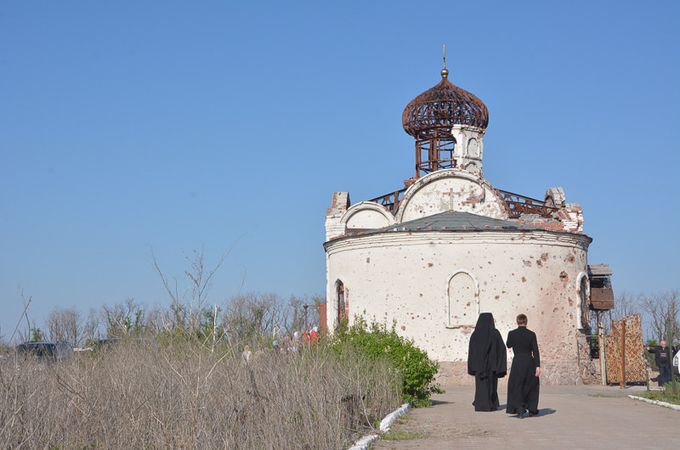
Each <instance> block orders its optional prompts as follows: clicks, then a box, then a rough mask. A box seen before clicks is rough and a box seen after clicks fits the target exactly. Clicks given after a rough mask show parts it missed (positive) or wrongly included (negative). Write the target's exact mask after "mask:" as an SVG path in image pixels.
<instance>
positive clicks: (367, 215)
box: [340, 202, 395, 230]
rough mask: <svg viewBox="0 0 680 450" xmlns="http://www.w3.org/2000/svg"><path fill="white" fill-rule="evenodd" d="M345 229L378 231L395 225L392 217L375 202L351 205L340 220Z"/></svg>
mask: <svg viewBox="0 0 680 450" xmlns="http://www.w3.org/2000/svg"><path fill="white" fill-rule="evenodd" d="M340 223H341V224H342V225H344V227H345V229H362V230H365V229H378V228H384V227H387V226H390V225H393V224H394V223H395V220H394V216H393V215H392V213H390V212H389V211H388V210H387V209H385V207H384V206H382V205H379V204H377V203H375V202H360V203H357V204H356V205H352V207H350V208H349V209H348V210H347V212H345V214H343V216H342V217H341V219H340Z"/></svg>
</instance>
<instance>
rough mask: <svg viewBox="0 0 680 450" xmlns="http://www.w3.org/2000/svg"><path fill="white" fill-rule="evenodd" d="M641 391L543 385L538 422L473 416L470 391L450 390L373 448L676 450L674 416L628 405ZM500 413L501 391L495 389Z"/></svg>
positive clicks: (678, 416) (679, 427) (679, 414)
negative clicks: (628, 396) (632, 396)
mask: <svg viewBox="0 0 680 450" xmlns="http://www.w3.org/2000/svg"><path fill="white" fill-rule="evenodd" d="M640 390H644V388H637V387H629V388H627V389H623V390H622V389H619V388H617V387H603V386H542V387H541V397H540V403H539V409H540V414H539V416H537V417H530V418H526V419H518V418H515V417H513V416H509V415H506V414H505V411H504V410H499V411H496V412H475V411H474V408H473V407H472V404H471V403H472V397H473V394H474V392H473V388H472V387H469V386H450V387H447V388H446V393H445V394H441V395H436V396H435V397H434V398H433V399H434V405H433V406H432V407H430V408H419V409H415V410H412V411H411V413H409V414H408V415H407V416H404V419H400V420H399V422H398V423H396V424H395V425H394V426H393V427H392V430H391V434H392V436H393V437H394V438H395V440H380V441H379V442H378V443H377V444H376V445H374V446H373V447H372V448H376V449H400V450H401V449H454V448H455V449H465V448H470V449H477V448H478V449H482V448H483V449H519V448H524V449H538V448H546V449H548V448H550V449H555V448H560V449H561V448H565V449H566V448H568V449H609V448H611V449H656V448H659V449H680V411H673V410H671V409H668V408H662V407H659V406H655V405H650V404H647V403H644V402H640V401H636V400H632V399H630V398H627V395H628V394H635V393H636V392H639V391H640ZM499 396H500V398H501V406H502V407H504V406H505V401H504V400H505V396H506V393H505V390H500V388H499Z"/></svg>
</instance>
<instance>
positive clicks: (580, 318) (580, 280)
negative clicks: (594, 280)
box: [575, 272, 590, 330]
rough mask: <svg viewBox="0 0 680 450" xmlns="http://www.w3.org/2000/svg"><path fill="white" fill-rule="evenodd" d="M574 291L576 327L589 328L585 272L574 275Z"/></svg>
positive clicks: (588, 288)
mask: <svg viewBox="0 0 680 450" xmlns="http://www.w3.org/2000/svg"><path fill="white" fill-rule="evenodd" d="M576 293H577V296H578V305H576V311H575V313H576V314H575V316H576V327H577V328H578V329H579V330H583V329H588V328H590V305H589V302H588V299H589V298H590V282H589V280H588V275H586V273H585V272H580V273H579V274H578V276H577V277H576Z"/></svg>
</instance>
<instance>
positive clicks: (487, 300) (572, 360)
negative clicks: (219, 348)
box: [324, 68, 613, 384]
mask: <svg viewBox="0 0 680 450" xmlns="http://www.w3.org/2000/svg"><path fill="white" fill-rule="evenodd" d="M448 76H449V73H448V70H447V69H446V68H444V69H443V70H442V71H441V81H440V82H439V83H438V84H437V85H435V86H434V87H432V88H431V89H429V90H427V91H425V92H423V93H422V94H420V95H418V96H417V97H416V98H414V99H413V100H412V101H411V102H410V103H409V104H408V105H406V108H405V109H404V112H403V114H402V124H403V127H404V131H406V133H408V134H409V135H411V136H412V137H413V139H414V141H415V167H414V168H415V173H414V176H413V177H412V178H409V179H408V180H406V181H404V186H403V188H401V189H398V190H396V191H394V192H390V193H388V194H385V195H382V196H380V197H377V198H374V199H370V200H365V201H361V202H359V203H355V204H351V203H350V197H349V193H348V192H335V193H334V194H333V197H332V203H331V207H330V208H329V209H328V210H327V214H326V242H325V243H324V249H325V252H326V274H327V288H326V299H327V303H326V321H327V323H326V325H327V328H328V330H331V331H332V330H333V329H334V328H335V327H336V326H337V324H338V323H339V321H340V320H342V319H344V318H346V319H348V320H349V321H350V323H351V322H352V321H354V320H355V319H356V318H357V317H363V318H364V319H366V320H367V321H369V322H371V321H376V322H379V323H385V324H387V325H388V326H392V324H393V323H394V324H396V329H397V331H398V332H399V333H400V334H402V335H403V336H405V337H408V338H410V339H413V341H414V342H415V344H416V345H417V346H419V347H420V348H422V349H424V350H426V351H427V352H428V355H429V356H430V358H432V359H434V360H437V361H438V362H439V363H440V366H441V374H440V375H441V377H443V379H444V381H445V382H452V383H472V382H474V379H473V377H470V376H468V375H467V373H466V360H467V351H468V341H469V338H470V334H471V333H472V331H473V330H474V326H475V323H476V320H477V317H478V315H479V313H480V312H491V313H493V315H494V318H495V319H496V327H497V328H498V329H499V330H500V332H501V334H502V335H503V336H504V337H505V336H507V333H508V331H509V330H511V329H513V328H515V327H516V324H515V317H516V316H517V314H520V313H524V314H526V315H527V316H528V317H529V328H530V329H532V330H534V331H535V332H536V334H537V336H538V342H539V347H540V350H541V361H542V366H543V367H542V369H543V375H542V379H543V382H544V383H549V384H575V383H589V382H596V381H598V382H599V370H600V368H599V363H598V362H597V361H595V360H594V359H593V357H594V356H593V352H591V351H590V350H591V347H592V344H593V343H592V338H591V335H592V334H593V333H596V332H597V330H592V329H591V327H590V318H591V315H590V313H591V311H602V310H607V309H610V308H611V307H612V306H613V300H612V299H613V296H612V291H611V284H610V276H611V271H609V270H608V267H607V266H606V265H597V266H593V267H595V270H594V271H593V268H590V267H589V265H588V247H589V245H590V243H591V242H592V239H591V238H590V237H589V236H587V235H586V234H585V233H584V232H583V213H582V211H581V207H580V206H579V205H578V204H576V203H569V202H567V199H566V196H565V193H564V190H563V189H562V188H560V187H550V188H548V189H547V190H546V191H545V197H544V198H543V199H535V198H530V197H527V196H524V195H520V194H515V193H513V192H509V191H505V190H502V189H499V188H496V187H494V186H493V185H492V184H491V183H490V182H489V181H488V180H486V179H485V178H484V175H483V173H484V171H483V162H484V156H485V152H486V148H485V145H484V133H485V131H486V129H487V126H488V124H489V112H488V110H487V108H486V106H485V105H484V103H483V102H482V101H481V100H480V99H479V98H477V97H476V96H475V95H473V94H471V93H470V92H467V91H465V90H463V89H461V88H460V87H458V86H455V85H454V84H452V83H451V81H449V79H448ZM490 154H491V155H493V150H492V149H491V153H490ZM592 294H596V295H594V297H596V298H597V302H596V303H593V302H592V301H591V295H592ZM594 297H593V298H594ZM594 339H595V340H597V337H595V338H594ZM511 356H512V355H509V357H510V358H511ZM596 356H597V355H595V357H596Z"/></svg>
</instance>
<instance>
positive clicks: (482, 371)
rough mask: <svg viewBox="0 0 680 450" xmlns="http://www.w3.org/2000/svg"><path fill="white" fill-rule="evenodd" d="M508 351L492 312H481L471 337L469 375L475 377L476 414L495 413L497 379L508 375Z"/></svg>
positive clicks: (497, 404) (496, 406)
mask: <svg viewBox="0 0 680 450" xmlns="http://www.w3.org/2000/svg"><path fill="white" fill-rule="evenodd" d="M507 370H508V369H507V352H506V351H505V346H504V345H503V337H502V336H501V334H500V333H499V332H498V330H497V329H496V327H495V325H494V321H493V316H492V315H491V313H481V314H480V315H479V318H478V319H477V325H475V331H473V332H472V336H470V348H469V351H468V373H469V374H470V375H474V377H475V400H474V402H472V404H473V405H474V407H475V411H496V410H497V409H498V406H499V402H498V379H499V378H502V377H504V376H505V374H506V372H507Z"/></svg>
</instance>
